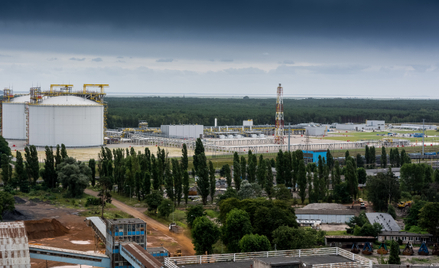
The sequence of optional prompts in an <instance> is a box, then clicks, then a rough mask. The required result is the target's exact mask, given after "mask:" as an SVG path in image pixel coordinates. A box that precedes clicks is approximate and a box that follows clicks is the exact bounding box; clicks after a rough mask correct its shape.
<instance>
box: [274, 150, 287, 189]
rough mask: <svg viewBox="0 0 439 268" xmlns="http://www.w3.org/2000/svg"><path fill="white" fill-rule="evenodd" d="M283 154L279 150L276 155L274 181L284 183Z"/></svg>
mask: <svg viewBox="0 0 439 268" xmlns="http://www.w3.org/2000/svg"><path fill="white" fill-rule="evenodd" d="M284 168H285V166H284V154H283V153H282V150H279V152H278V153H277V156H276V183H277V184H285V170H284Z"/></svg>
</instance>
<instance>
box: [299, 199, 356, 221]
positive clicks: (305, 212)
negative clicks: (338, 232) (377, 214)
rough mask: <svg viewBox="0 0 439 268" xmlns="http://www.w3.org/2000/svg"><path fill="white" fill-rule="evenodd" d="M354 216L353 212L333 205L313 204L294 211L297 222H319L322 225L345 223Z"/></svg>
mask: <svg viewBox="0 0 439 268" xmlns="http://www.w3.org/2000/svg"><path fill="white" fill-rule="evenodd" d="M354 216H355V212H354V211H352V210H351V209H348V208H346V207H345V206H343V205H341V204H335V203H313V204H309V205H307V206H305V207H303V208H300V209H296V217H297V219H298V220H320V221H322V223H345V222H348V221H349V220H350V219H351V218H353V217H354Z"/></svg>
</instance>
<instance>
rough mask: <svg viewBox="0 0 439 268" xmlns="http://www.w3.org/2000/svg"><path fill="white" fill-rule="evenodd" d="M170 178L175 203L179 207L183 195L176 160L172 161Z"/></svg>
mask: <svg viewBox="0 0 439 268" xmlns="http://www.w3.org/2000/svg"><path fill="white" fill-rule="evenodd" d="M172 176H173V178H174V188H175V201H176V202H177V205H180V202H181V197H182V194H183V177H182V174H181V170H180V163H179V162H178V160H177V159H176V158H173V159H172Z"/></svg>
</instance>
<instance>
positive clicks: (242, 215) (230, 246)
mask: <svg viewBox="0 0 439 268" xmlns="http://www.w3.org/2000/svg"><path fill="white" fill-rule="evenodd" d="M251 232H252V225H251V222H250V216H249V215H248V213H247V212H245V211H244V210H240V209H236V208H235V209H232V210H231V211H230V212H229V213H228V214H227V219H226V222H225V224H224V226H223V238H222V240H223V242H224V243H225V244H226V246H227V250H228V251H229V252H239V251H240V248H239V241H240V240H241V238H242V237H243V236H244V235H246V234H251Z"/></svg>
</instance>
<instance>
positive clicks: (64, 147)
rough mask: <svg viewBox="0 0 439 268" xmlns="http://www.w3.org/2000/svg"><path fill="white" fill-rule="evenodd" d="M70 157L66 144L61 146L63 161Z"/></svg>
mask: <svg viewBox="0 0 439 268" xmlns="http://www.w3.org/2000/svg"><path fill="white" fill-rule="evenodd" d="M67 157H69V156H68V154H67V149H66V146H65V145H64V143H62V144H61V158H62V160H64V159H66V158H67Z"/></svg>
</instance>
